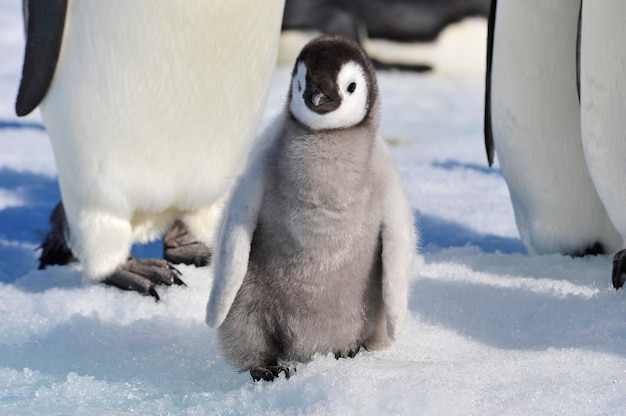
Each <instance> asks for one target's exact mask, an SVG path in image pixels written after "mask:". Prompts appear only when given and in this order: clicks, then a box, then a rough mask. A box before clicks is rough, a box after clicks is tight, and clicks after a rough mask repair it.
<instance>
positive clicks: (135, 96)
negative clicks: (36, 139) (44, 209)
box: [41, 0, 282, 215]
mask: <svg viewBox="0 0 626 416" xmlns="http://www.w3.org/2000/svg"><path fill="white" fill-rule="evenodd" d="M251 8H252V9H255V10H254V11H253V12H251V10H250V9H251ZM277 8H281V10H282V2H280V1H277V2H271V3H265V2H263V3H261V2H259V3H258V4H257V3H251V2H248V1H246V0H230V1H205V0H186V1H185V2H177V1H159V2H155V1H151V0H133V1H127V0H107V1H82V0H74V1H70V2H69V6H68V14H67V20H66V25H65V33H64V38H63V44H62V49H61V55H60V59H59V63H58V66H57V69H56V72H55V76H54V79H53V82H52V85H51V87H50V90H49V91H48V94H47V96H46V98H45V100H44V101H43V102H42V105H41V109H42V115H43V118H44V121H45V124H46V128H47V130H48V133H49V135H50V138H51V140H52V144H53V148H54V153H55V157H56V159H57V165H58V169H59V181H60V184H61V190H62V193H63V198H64V202H65V204H66V206H68V205H79V206H83V207H84V206H88V207H99V208H102V209H105V210H111V211H115V212H119V214H120V215H132V212H137V211H140V212H160V211H164V210H171V209H174V210H193V209H196V208H198V207H202V206H203V205H206V204H211V203H213V202H215V200H216V199H218V197H219V196H220V195H221V194H223V193H224V192H225V190H226V189H227V187H228V185H229V184H230V181H231V179H232V178H233V176H234V174H235V173H236V172H237V171H238V170H239V166H240V165H241V164H242V161H243V158H244V157H245V155H246V153H247V149H248V148H249V147H250V142H251V141H252V139H253V137H254V135H255V129H256V127H257V126H258V121H259V119H260V117H261V115H262V110H263V107H264V104H265V98H266V92H267V85H266V82H265V81H266V80H267V79H268V77H269V75H270V72H271V71H272V69H273V67H274V62H275V49H276V48H275V43H276V40H277V37H278V34H279V29H280V18H281V13H277V12H276V9H277ZM251 68H253V70H251ZM216 97H219V99H217V98H216ZM70 209H71V208H70Z"/></svg>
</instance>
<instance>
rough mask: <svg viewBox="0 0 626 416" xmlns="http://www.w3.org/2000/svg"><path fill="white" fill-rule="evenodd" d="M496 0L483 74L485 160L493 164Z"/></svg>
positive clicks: (490, 20)
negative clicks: (492, 84) (492, 80)
mask: <svg viewBox="0 0 626 416" xmlns="http://www.w3.org/2000/svg"><path fill="white" fill-rule="evenodd" d="M497 6H498V0H492V2H491V9H490V10H489V24H488V31H487V71H486V75H485V126H484V132H485V150H486V151H487V162H488V163H489V166H491V165H493V155H494V146H493V131H492V129H491V64H492V59H493V35H494V29H495V25H496V8H497Z"/></svg>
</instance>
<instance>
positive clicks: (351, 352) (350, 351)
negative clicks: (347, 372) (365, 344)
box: [335, 345, 361, 360]
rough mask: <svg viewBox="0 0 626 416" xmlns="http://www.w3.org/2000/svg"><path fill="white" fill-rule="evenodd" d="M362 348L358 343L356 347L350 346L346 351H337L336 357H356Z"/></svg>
mask: <svg viewBox="0 0 626 416" xmlns="http://www.w3.org/2000/svg"><path fill="white" fill-rule="evenodd" d="M360 350H361V346H359V345H357V346H356V347H355V348H350V349H347V350H345V351H338V352H336V353H335V359H337V360H338V359H340V358H354V357H356V355H357V354H358V353H359V351H360Z"/></svg>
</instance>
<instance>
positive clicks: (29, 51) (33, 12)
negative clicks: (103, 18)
mask: <svg viewBox="0 0 626 416" xmlns="http://www.w3.org/2000/svg"><path fill="white" fill-rule="evenodd" d="M23 6H24V26H25V27H26V50H25V52H24V65H23V66H22V80H21V82H20V87H19V90H18V93H17V100H16V103H15V112H16V114H17V115H18V116H20V117H21V116H25V115H27V114H28V113H30V112H31V111H33V110H34V109H35V107H37V106H38V105H39V103H40V102H41V100H43V98H44V97H45V95H46V93H47V92H48V87H50V83H51V82H52V77H53V76H54V71H55V69H56V66H57V61H58V59H59V52H60V51H61V41H62V40H63V28H64V26H65V14H66V11H67V0H24V2H23Z"/></svg>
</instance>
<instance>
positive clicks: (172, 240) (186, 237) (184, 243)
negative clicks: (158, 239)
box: [163, 220, 211, 267]
mask: <svg viewBox="0 0 626 416" xmlns="http://www.w3.org/2000/svg"><path fill="white" fill-rule="evenodd" d="M163 258H164V259H165V260H167V261H169V262H170V263H173V264H181V263H182V264H193V265H194V266H196V267H202V266H206V265H208V264H209V262H210V261H211V250H210V249H209V247H207V245H206V244H204V243H201V242H200V241H197V240H196V239H195V238H194V237H193V236H192V235H191V233H190V232H189V228H187V226H186V225H185V224H184V223H183V222H182V221H180V220H177V221H176V222H174V224H173V225H172V226H171V227H170V229H169V230H168V231H167V233H165V236H163Z"/></svg>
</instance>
